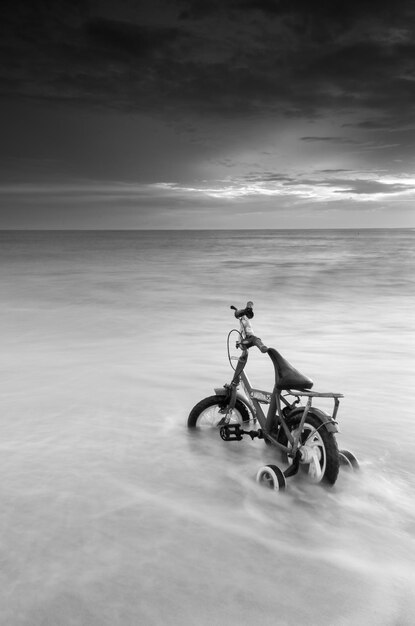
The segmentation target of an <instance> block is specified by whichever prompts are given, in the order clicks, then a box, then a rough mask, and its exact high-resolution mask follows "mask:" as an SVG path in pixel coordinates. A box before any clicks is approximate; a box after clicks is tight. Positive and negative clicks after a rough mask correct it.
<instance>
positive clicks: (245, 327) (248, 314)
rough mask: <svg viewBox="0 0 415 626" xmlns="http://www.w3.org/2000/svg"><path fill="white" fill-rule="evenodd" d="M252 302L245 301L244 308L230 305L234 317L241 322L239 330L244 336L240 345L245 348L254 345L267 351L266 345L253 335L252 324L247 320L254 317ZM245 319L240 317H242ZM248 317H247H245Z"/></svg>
mask: <svg viewBox="0 0 415 626" xmlns="http://www.w3.org/2000/svg"><path fill="white" fill-rule="evenodd" d="M253 308H254V303H253V302H251V301H250V300H249V301H248V302H247V303H246V307H245V308H244V309H237V308H236V306H231V309H232V310H233V311H235V312H234V315H235V317H236V319H239V321H240V323H241V332H242V336H243V337H244V341H243V342H241V346H242V345H243V346H244V347H245V349H247V348H250V347H251V346H256V347H257V348H259V349H260V350H261V352H268V348H267V346H265V345H264V344H263V343H262V340H261V339H260V338H259V337H256V336H255V335H254V332H253V330H252V326H251V325H250V323H249V322H248V320H251V319H252V318H253V317H254V311H253ZM244 317H245V319H242V318H244ZM246 318H248V319H246Z"/></svg>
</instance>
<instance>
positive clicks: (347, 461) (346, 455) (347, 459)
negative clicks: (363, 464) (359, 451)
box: [339, 450, 360, 472]
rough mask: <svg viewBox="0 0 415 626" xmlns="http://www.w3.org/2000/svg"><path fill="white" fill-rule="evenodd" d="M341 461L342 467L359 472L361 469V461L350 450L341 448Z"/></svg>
mask: <svg viewBox="0 0 415 626" xmlns="http://www.w3.org/2000/svg"><path fill="white" fill-rule="evenodd" d="M339 461H340V465H341V466H342V467H345V468H346V469H350V470H353V471H354V472H357V471H358V470H359V469H360V465H359V461H358V460H357V459H356V457H355V455H354V454H352V453H351V452H350V451H349V450H339Z"/></svg>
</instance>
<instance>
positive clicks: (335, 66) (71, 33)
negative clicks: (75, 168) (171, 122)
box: [0, 0, 415, 141]
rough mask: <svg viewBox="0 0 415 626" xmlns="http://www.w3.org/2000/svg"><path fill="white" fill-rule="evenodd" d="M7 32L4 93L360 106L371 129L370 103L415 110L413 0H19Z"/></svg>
mask: <svg viewBox="0 0 415 626" xmlns="http://www.w3.org/2000/svg"><path fill="white" fill-rule="evenodd" d="M104 8H105V10H104ZM121 16H122V17H121ZM0 29H1V30H0V36H1V44H0V56H1V60H2V63H1V71H0V85H1V86H0V93H2V94H3V95H9V96H15V95H18V96H24V97H31V98H48V99H51V100H52V99H55V100H57V101H58V100H65V101H72V102H73V103H78V104H79V103H82V104H84V105H94V106H97V105H99V106H102V107H107V108H118V109H120V108H121V109H124V110H127V111H134V110H141V111H142V110H146V111H151V112H152V114H159V115H164V114H166V111H170V112H171V111H174V112H176V113H177V115H180V114H183V115H188V114H192V115H196V114H199V115H207V114H212V115H225V116H229V115H232V116H237V115H239V116H246V115H250V116H252V115H264V114H267V115H272V114H275V113H277V114H283V115H285V116H286V117H287V118H292V117H308V118H312V117H314V118H317V117H318V116H319V115H321V113H322V111H326V112H327V111H351V110H355V111H356V110H358V111H359V112H360V113H361V115H362V118H363V119H362V122H361V124H362V126H361V127H362V128H364V124H366V128H368V129H369V128H370V120H368V121H367V122H365V121H364V119H365V118H364V110H365V109H366V110H371V111H377V112H378V117H379V118H380V117H382V116H383V117H384V118H387V119H389V120H390V121H392V120H395V119H398V118H400V119H401V121H402V119H405V121H406V122H408V121H409V120H410V119H412V114H413V105H412V102H413V101H414V96H415V80H414V78H415V45H414V44H413V43H412V42H413V39H414V35H415V32H414V31H415V17H414V8H413V5H412V3H410V2H407V1H404V0H397V1H396V2H394V3H393V5H391V3H390V2H386V1H380V2H375V1H373V0H361V2H345V1H340V0H338V1H336V0H332V2H325V1H323V0H320V1H316V2H312V3H311V2H309V1H308V0H307V1H306V0H290V1H288V0H280V1H277V0H243V1H238V2H236V0H233V1H232V0H229V1H228V2H223V1H221V2H219V1H212V2H205V1H204V0H203V1H202V0H200V1H199V0H197V1H191V0H189V1H184V0H181V1H179V0H177V1H176V2H167V0H166V1H165V2H164V3H163V2H159V3H158V4H157V7H155V8H154V5H153V4H152V3H150V2H148V3H139V4H137V3H134V2H128V1H127V0H120V2H119V3H116V2H113V3H112V2H106V3H102V6H101V4H100V3H98V2H97V3H92V2H87V0H84V1H82V0H77V1H70V0H57V1H56V2H52V1H50V2H49V1H46V0H44V1H39V0H37V1H36V0H35V1H34V2H29V1H25V0H16V1H15V2H13V3H12V2H10V1H6V2H5V3H4V5H3V19H2V21H1V25H0ZM354 123H355V124H358V122H354ZM372 123H373V124H375V122H372ZM378 123H379V124H380V122H378ZM373 128H374V126H373ZM306 140H311V139H306ZM320 141H322V139H320ZM330 141H333V139H330Z"/></svg>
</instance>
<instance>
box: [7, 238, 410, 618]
mask: <svg viewBox="0 0 415 626" xmlns="http://www.w3.org/2000/svg"><path fill="white" fill-rule="evenodd" d="M413 239H414V233H413V232H411V231H396V232H395V231H393V232H386V231H370V232H367V233H362V232H361V233H349V232H343V233H342V232H320V233H318V232H312V233H293V232H291V233H270V232H266V233H258V232H254V233H246V232H243V233H231V234H229V233H173V234H171V233H169V234H166V233H66V234H65V233H49V234H48V233H6V234H2V235H1V239H0V244H1V245H0V261H1V264H0V272H1V279H2V284H3V288H2V290H1V294H0V297H1V304H2V306H1V310H0V318H1V319H0V322H1V324H0V333H1V342H2V353H1V361H0V370H1V374H2V386H1V390H0V397H1V403H2V404H1V412H0V420H1V432H2V437H1V440H0V451H1V455H0V470H1V476H2V481H1V483H0V496H1V502H2V508H1V510H0V526H1V535H0V548H1V568H0V590H1V591H0V594H1V603H0V621H1V623H4V624H7V625H8V626H9V625H10V626H17V625H27V626H29V625H30V626H38V625H39V626H40V625H44V624H54V625H55V624H59V625H62V626H67V625H70V624H76V625H77V626H78V625H79V624H85V625H86V624H87V625H88V626H90V625H92V626H94V625H96V626H98V625H99V626H103V625H106V624H108V625H111V626H113V625H115V624H120V625H122V626H126V625H128V624H131V625H133V624H134V625H135V624H138V623H140V624H146V625H147V624H148V625H152V624H154V625H159V624H180V625H182V624H192V625H193V624H198V625H199V624H200V625H202V626H203V625H205V624H206V625H209V626H211V625H212V624H218V625H219V624H227V625H228V624H229V625H232V624H242V625H244V624H246V625H251V624H256V623H262V624H264V625H268V624H270V625H271V624H281V625H283V624H287V625H291V624H298V623H309V624H319V625H322V626H324V625H327V626H348V625H358V626H359V625H360V624H361V625H362V626H363V625H365V626H366V625H372V624H373V626H383V625H384V626H390V625H395V624H396V626H398V625H399V626H405V625H408V626H409V625H410V624H411V623H412V621H413V614H414V610H415V602H414V597H415V595H414V591H415V576H414V569H413V563H414V562H415V505H414V498H413V495H414V486H415V472H414V470H413V467H412V465H413V464H412V462H411V458H412V450H413V441H414V436H415V422H414V420H413V415H412V409H411V404H412V402H411V397H410V391H411V389H412V386H413V385H412V381H413V376H414V373H415V371H414V369H415V368H414V357H413V354H414V347H415V346H414V325H415V322H414V319H413V315H411V311H412V310H413V305H414V301H415V283H414V267H415V265H414V250H415V248H414V246H413ZM251 298H252V299H253V300H254V302H255V305H256V317H255V319H254V322H255V325H254V328H255V330H256V332H257V334H258V335H260V336H261V337H262V338H263V340H264V341H265V342H266V343H268V344H271V345H275V347H277V348H278V349H279V350H280V351H281V352H282V353H283V354H284V355H285V356H286V357H287V358H288V359H289V360H290V361H291V362H293V363H294V364H295V365H296V366H298V368H299V369H300V370H302V371H304V372H305V373H306V374H307V375H310V376H311V377H312V378H313V379H314V381H315V388H316V389H317V390H321V391H325V390H332V391H339V392H342V393H344V394H345V398H344V399H343V400H342V402H341V405H340V413H339V426H340V433H339V436H338V441H339V444H340V447H346V448H349V449H351V450H353V451H354V452H355V453H356V454H357V456H358V457H359V459H360V460H361V464H362V471H361V472H360V473H359V474H352V473H349V472H346V471H342V472H341V474H340V477H339V480H338V482H337V483H336V485H335V487H334V488H332V489H324V488H321V487H316V486H313V485H309V484H307V483H306V482H305V481H304V480H301V479H300V478H298V477H296V478H294V479H292V480H291V481H290V482H289V489H288V490H287V491H286V492H285V493H283V494H279V495H278V496H277V497H276V495H275V494H273V493H270V492H268V491H266V490H262V489H260V488H259V487H258V486H257V485H256V483H255V481H254V477H255V474H256V471H257V469H258V467H259V466H260V465H263V464H265V463H269V462H274V463H275V462H276V463H277V464H278V463H280V464H281V461H280V459H279V457H278V455H275V454H274V453H273V452H272V451H271V450H270V449H269V448H268V447H265V446H264V444H263V442H261V441H254V442H251V441H250V440H249V439H248V440H245V439H244V440H243V441H242V442H231V443H225V442H223V441H222V440H221V439H220V438H219V437H218V435H217V434H216V433H211V434H210V435H207V436H198V434H195V433H192V432H189V431H188V430H187V429H186V418H187V415H188V413H189V411H190V409H191V407H192V406H193V405H194V404H195V403H196V402H197V401H198V400H199V399H201V398H202V397H204V396H207V395H211V393H213V387H215V386H218V385H221V384H223V383H224V382H225V381H227V380H228V379H229V377H230V370H229V366H228V364H227V361H226V347H225V338H226V335H227V332H228V331H229V329H230V328H231V327H232V326H234V322H233V321H232V317H231V316H230V312H229V308H228V307H229V304H237V305H239V304H243V303H244V302H245V301H246V300H247V299H251ZM248 368H250V369H249V374H250V376H251V377H252V379H253V380H254V381H255V382H256V383H257V384H258V386H259V387H262V388H267V387H270V386H272V370H270V363H269V359H268V358H267V357H266V356H263V355H261V354H260V353H259V352H258V353H256V354H255V353H252V355H251V356H250V363H249V365H248ZM408 394H409V395H408Z"/></svg>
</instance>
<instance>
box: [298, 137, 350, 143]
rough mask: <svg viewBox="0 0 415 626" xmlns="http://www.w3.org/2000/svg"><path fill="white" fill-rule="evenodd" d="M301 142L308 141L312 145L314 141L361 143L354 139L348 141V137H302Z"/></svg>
mask: <svg viewBox="0 0 415 626" xmlns="http://www.w3.org/2000/svg"><path fill="white" fill-rule="evenodd" d="M300 139H301V141H307V142H309V143H312V142H314V141H317V142H319V141H323V142H324V141H328V142H333V143H359V142H358V141H356V140H354V139H348V138H347V137H300Z"/></svg>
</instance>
